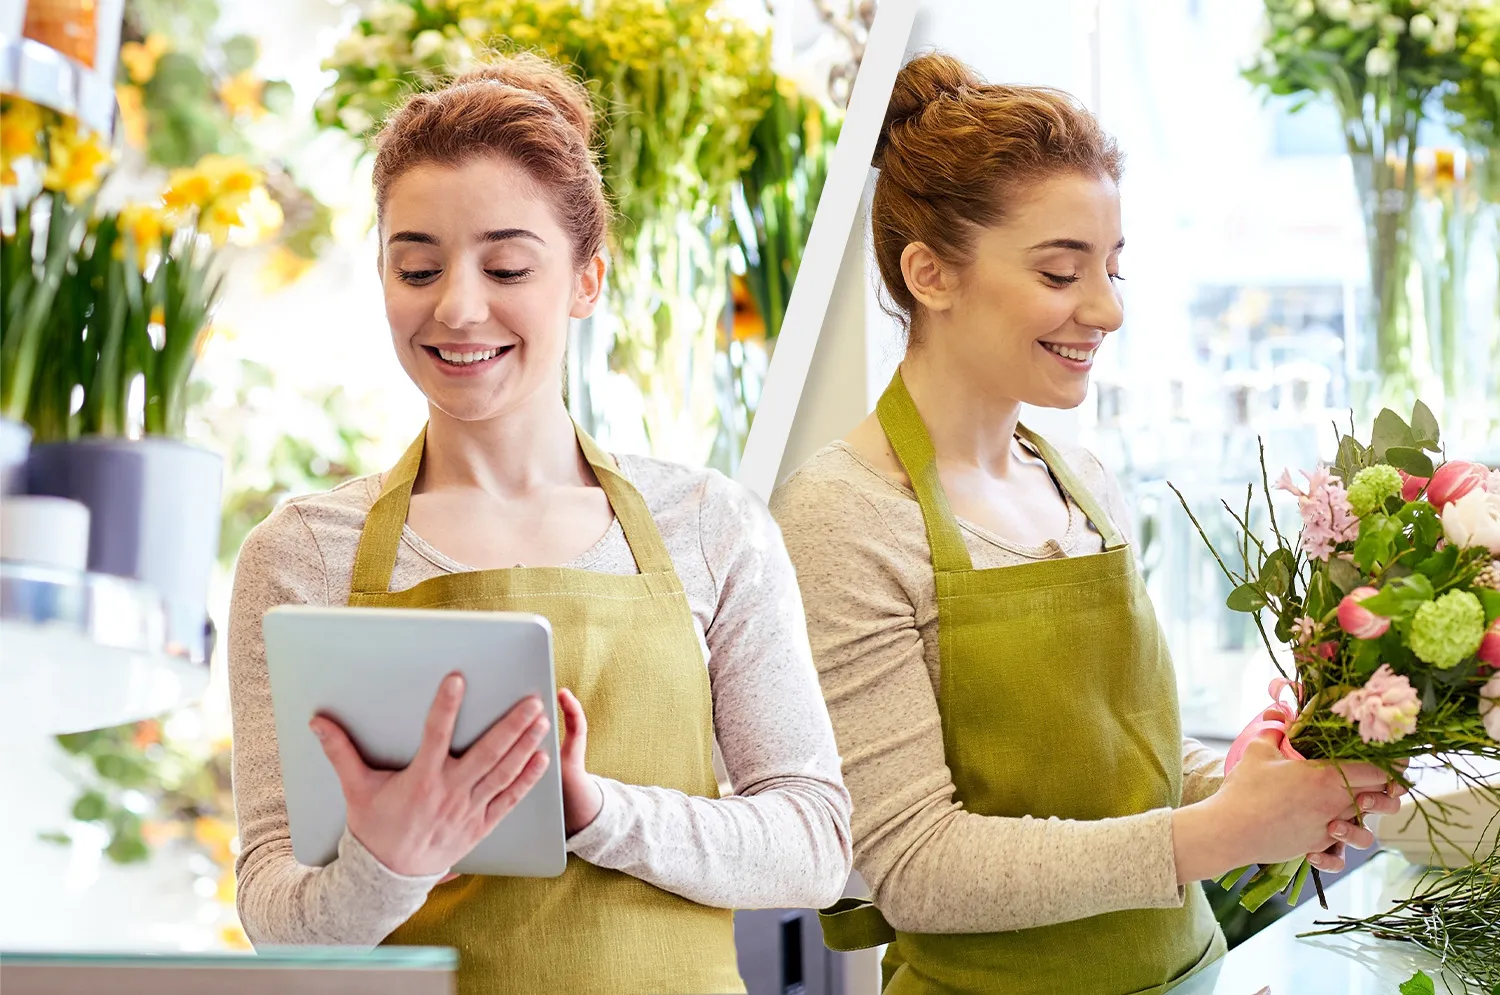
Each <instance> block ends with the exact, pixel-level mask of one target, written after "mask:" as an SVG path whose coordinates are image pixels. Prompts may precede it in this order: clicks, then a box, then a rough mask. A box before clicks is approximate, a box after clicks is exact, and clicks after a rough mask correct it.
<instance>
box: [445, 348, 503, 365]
mask: <svg viewBox="0 0 1500 995" xmlns="http://www.w3.org/2000/svg"><path fill="white" fill-rule="evenodd" d="M437 353H438V355H439V356H441V357H442V358H443V359H444V360H446V361H447V362H449V363H458V364H464V363H478V362H482V361H484V360H486V359H494V358H495V357H496V356H497V355H499V353H500V350H499V349H486V350H484V351H483V352H449V351H448V350H447V349H439V350H438V351H437Z"/></svg>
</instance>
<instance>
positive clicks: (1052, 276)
mask: <svg viewBox="0 0 1500 995" xmlns="http://www.w3.org/2000/svg"><path fill="white" fill-rule="evenodd" d="M1042 276H1044V277H1046V278H1047V279H1048V280H1049V281H1051V283H1052V284H1053V285H1054V286H1058V287H1066V286H1068V285H1069V284H1072V283H1077V282H1078V277H1077V275H1076V274H1075V275H1073V276H1062V275H1061V274H1058V273H1043V274H1042Z"/></svg>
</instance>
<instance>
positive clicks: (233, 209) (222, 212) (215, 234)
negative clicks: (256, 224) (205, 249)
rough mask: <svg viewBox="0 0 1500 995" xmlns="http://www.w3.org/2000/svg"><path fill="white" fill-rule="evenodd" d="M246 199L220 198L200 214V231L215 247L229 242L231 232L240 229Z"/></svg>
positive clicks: (235, 197) (238, 197)
mask: <svg viewBox="0 0 1500 995" xmlns="http://www.w3.org/2000/svg"><path fill="white" fill-rule="evenodd" d="M245 200H246V198H244V197H240V196H227V197H220V198H218V199H217V200H214V201H213V202H212V203H210V204H209V205H208V206H207V207H205V208H203V209H202V210H201V211H199V212H198V230H199V231H200V232H202V233H203V234H205V235H207V236H208V238H209V241H211V242H213V244H214V246H215V247H216V248H217V247H218V246H221V245H223V244H224V243H225V242H227V241H229V232H230V229H232V228H237V227H239V224H240V210H241V209H242V208H243V207H244V206H245Z"/></svg>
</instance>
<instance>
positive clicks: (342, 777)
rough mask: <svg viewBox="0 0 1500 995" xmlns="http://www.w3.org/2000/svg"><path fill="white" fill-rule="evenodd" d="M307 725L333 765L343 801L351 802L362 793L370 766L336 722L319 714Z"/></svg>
mask: <svg viewBox="0 0 1500 995" xmlns="http://www.w3.org/2000/svg"><path fill="white" fill-rule="evenodd" d="M308 727H309V728H310V729H312V734H313V735H314V736H316V737H318V744H319V745H320V746H322V747H323V755H324V756H326V757H327V758H328V762H329V763H330V764H332V765H333V772H334V773H335V774H337V775H338V779H339V786H340V787H341V788H343V789H344V801H345V802H352V801H353V800H354V799H355V797H356V796H358V795H360V794H362V793H363V791H364V786H365V779H366V777H367V776H368V775H369V773H370V768H368V767H366V766H365V762H364V759H363V758H362V757H361V756H360V755H359V751H358V750H356V749H355V748H354V743H353V741H352V740H350V739H349V734H348V733H346V732H344V730H343V728H342V727H340V726H339V724H338V723H337V722H334V721H333V720H332V719H328V718H324V717H323V716H321V715H319V716H317V717H315V718H314V719H313V720H312V722H310V723H308Z"/></svg>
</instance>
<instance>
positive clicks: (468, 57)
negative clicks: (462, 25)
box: [445, 38, 474, 69]
mask: <svg viewBox="0 0 1500 995" xmlns="http://www.w3.org/2000/svg"><path fill="white" fill-rule="evenodd" d="M445 61H446V62H447V63H448V65H449V66H451V67H452V68H454V69H464V68H467V67H468V65H469V63H471V62H473V61H474V48H473V46H471V45H470V44H469V43H468V42H466V41H464V40H463V39H462V38H454V39H452V40H451V41H449V42H448V47H447V50H446V53H445Z"/></svg>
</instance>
